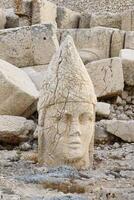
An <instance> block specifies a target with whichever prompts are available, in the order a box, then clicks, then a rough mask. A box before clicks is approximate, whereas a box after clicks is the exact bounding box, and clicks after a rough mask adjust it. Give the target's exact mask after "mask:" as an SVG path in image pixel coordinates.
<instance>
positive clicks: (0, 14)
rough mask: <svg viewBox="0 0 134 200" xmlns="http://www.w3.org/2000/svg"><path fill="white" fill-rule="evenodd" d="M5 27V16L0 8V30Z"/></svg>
mask: <svg viewBox="0 0 134 200" xmlns="http://www.w3.org/2000/svg"><path fill="white" fill-rule="evenodd" d="M5 25H6V14H5V12H4V10H3V9H1V8H0V29H4V28H5Z"/></svg>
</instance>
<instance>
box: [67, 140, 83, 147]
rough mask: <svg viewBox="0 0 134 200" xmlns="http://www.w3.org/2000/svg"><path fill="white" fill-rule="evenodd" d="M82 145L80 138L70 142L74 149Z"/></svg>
mask: <svg viewBox="0 0 134 200" xmlns="http://www.w3.org/2000/svg"><path fill="white" fill-rule="evenodd" d="M80 145H81V142H80V139H78V140H76V139H75V140H72V141H70V142H69V147H70V148H72V149H76V148H79V147H80Z"/></svg>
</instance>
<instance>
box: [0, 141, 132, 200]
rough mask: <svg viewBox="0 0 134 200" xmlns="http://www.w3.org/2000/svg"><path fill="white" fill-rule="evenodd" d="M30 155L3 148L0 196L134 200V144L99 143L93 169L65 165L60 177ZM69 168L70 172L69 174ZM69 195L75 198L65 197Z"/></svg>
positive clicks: (1, 154) (0, 159) (0, 157)
mask: <svg viewBox="0 0 134 200" xmlns="http://www.w3.org/2000/svg"><path fill="white" fill-rule="evenodd" d="M28 154H29V157H30V155H32V154H33V152H29V153H28V152H18V151H16V150H14V151H4V150H3V151H0V188H1V189H0V195H1V199H11V200H14V199H15V200H19V199H24V200H26V199H27V200H30V199H32V200H33V199H36V200H37V199H40V200H41V199H44V200H45V199H49V198H50V197H51V198H52V197H53V198H52V199H55V198H56V196H59V197H58V198H57V199H63V200H64V199H66V198H67V199H75V195H78V197H80V199H82V197H85V198H86V199H94V200H99V199H102V200H104V199H110V200H111V199H122V200H127V199H128V200H132V199H134V144H133V143H131V144H129V143H123V142H121V143H119V142H115V143H114V144H111V145H107V144H104V145H103V144H102V145H97V146H96V147H95V153H94V158H95V160H94V166H93V170H89V171H81V172H77V171H74V169H66V167H63V168H62V169H60V170H61V171H60V177H59V175H57V171H56V169H55V171H54V173H52V172H51V173H50V170H49V169H47V168H45V167H40V166H39V165H38V164H37V163H35V162H34V161H35V159H34V160H31V161H30V160H26V155H27V158H28ZM34 154H35V153H34ZM66 170H69V171H67V173H68V174H69V173H70V171H71V173H70V174H71V175H70V174H69V175H68V176H66ZM61 174H63V175H61ZM72 174H73V175H72ZM46 175H47V178H46V177H45V176H46ZM41 176H43V177H41ZM74 185H75V187H74ZM72 188H73V189H72ZM54 189H55V190H54ZM63 192H64V193H63ZM66 193H67V194H66ZM66 195H70V196H71V195H72V197H70V198H69V197H66V198H65V196H66ZM54 197H55V198H54ZM76 199H77V198H76Z"/></svg>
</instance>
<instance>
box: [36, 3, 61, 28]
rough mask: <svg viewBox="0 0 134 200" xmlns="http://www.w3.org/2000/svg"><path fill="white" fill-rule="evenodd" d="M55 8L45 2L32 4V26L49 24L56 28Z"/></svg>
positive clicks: (53, 5)
mask: <svg viewBox="0 0 134 200" xmlns="http://www.w3.org/2000/svg"><path fill="white" fill-rule="evenodd" d="M56 18H57V6H56V5H55V4H53V3H51V2H49V1H47V0H42V1H41V0H34V1H33V2H32V24H38V23H39V24H43V23H44V24H47V23H51V24H53V25H54V26H56V27H57V23H56Z"/></svg>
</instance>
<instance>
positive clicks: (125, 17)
mask: <svg viewBox="0 0 134 200" xmlns="http://www.w3.org/2000/svg"><path fill="white" fill-rule="evenodd" d="M121 29H122V30H125V31H134V10H129V11H128V10H127V11H126V12H124V13H123V14H122V23H121Z"/></svg>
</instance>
